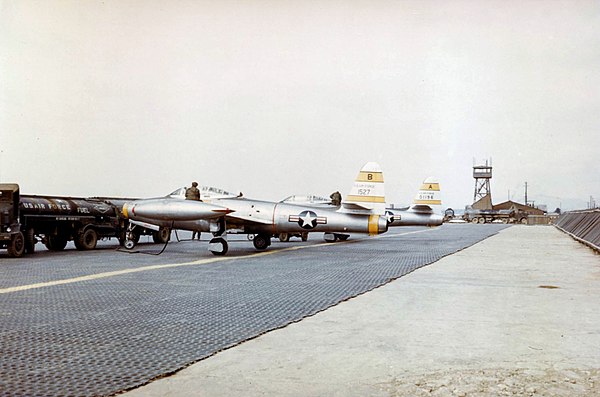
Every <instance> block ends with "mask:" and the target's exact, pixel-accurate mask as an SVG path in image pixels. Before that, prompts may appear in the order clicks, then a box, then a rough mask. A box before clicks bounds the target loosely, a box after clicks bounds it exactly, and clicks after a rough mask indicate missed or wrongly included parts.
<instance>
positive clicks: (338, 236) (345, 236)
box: [333, 233, 350, 241]
mask: <svg viewBox="0 0 600 397" xmlns="http://www.w3.org/2000/svg"><path fill="white" fill-rule="evenodd" d="M333 235H334V236H335V239H336V240H340V241H346V240H348V237H350V235H349V234H341V233H334V234H333Z"/></svg>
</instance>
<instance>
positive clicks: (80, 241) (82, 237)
mask: <svg viewBox="0 0 600 397" xmlns="http://www.w3.org/2000/svg"><path fill="white" fill-rule="evenodd" d="M97 243H98V233H96V231H95V230H94V229H87V230H86V231H85V232H83V233H79V234H78V235H77V237H76V238H75V247H77V249H78V250H80V251H84V250H93V249H94V248H96V244H97Z"/></svg>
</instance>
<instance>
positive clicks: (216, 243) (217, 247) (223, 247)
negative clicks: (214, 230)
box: [208, 237, 229, 256]
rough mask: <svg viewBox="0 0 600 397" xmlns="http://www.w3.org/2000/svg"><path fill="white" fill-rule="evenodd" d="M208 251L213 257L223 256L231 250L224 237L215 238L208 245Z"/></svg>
mask: <svg viewBox="0 0 600 397" xmlns="http://www.w3.org/2000/svg"><path fill="white" fill-rule="evenodd" d="M208 250H209V251H210V252H212V253H213V255H217V256H223V255H225V254H226V253H227V251H228V250H229V245H228V244H227V240H225V239H224V238H223V237H215V238H213V239H212V240H210V241H209V243H208Z"/></svg>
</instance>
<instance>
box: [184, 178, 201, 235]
mask: <svg viewBox="0 0 600 397" xmlns="http://www.w3.org/2000/svg"><path fill="white" fill-rule="evenodd" d="M185 199H186V200H196V201H200V190H199V189H198V182H192V187H190V188H187V189H185ZM196 233H197V234H198V240H200V232H199V231H197V230H194V231H192V240H193V239H194V238H196Z"/></svg>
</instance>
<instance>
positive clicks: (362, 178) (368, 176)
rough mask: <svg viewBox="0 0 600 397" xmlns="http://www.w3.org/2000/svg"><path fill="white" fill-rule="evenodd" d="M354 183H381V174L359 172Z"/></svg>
mask: <svg viewBox="0 0 600 397" xmlns="http://www.w3.org/2000/svg"><path fill="white" fill-rule="evenodd" d="M356 182H379V183H382V182H383V172H368V171H361V172H359V173H358V176H357V177H356Z"/></svg>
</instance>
